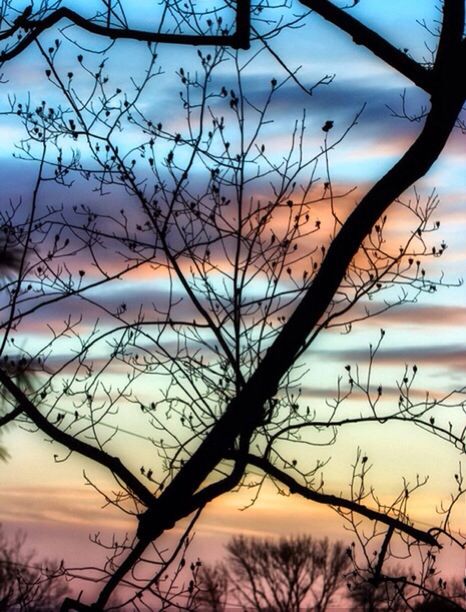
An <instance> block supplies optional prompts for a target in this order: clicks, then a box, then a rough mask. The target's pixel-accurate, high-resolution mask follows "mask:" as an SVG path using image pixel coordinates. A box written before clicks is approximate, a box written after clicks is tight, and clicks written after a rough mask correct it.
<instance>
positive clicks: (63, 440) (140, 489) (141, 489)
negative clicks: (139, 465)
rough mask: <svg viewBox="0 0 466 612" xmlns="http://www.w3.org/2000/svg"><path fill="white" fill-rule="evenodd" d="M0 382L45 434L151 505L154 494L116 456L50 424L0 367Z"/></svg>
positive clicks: (19, 408)
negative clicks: (84, 458)
mask: <svg viewBox="0 0 466 612" xmlns="http://www.w3.org/2000/svg"><path fill="white" fill-rule="evenodd" d="M0 383H1V384H2V385H3V386H4V387H5V389H6V390H7V391H8V392H9V393H11V395H12V396H13V397H14V398H15V400H16V401H17V402H18V408H17V410H20V411H22V412H24V413H25V414H27V416H28V417H29V418H30V419H31V421H32V422H33V423H34V424H35V425H37V427H38V428H39V429H40V430H41V431H43V432H44V433H45V434H46V435H48V436H50V437H51V438H52V439H53V440H55V441H56V442H58V443H59V444H62V445H63V446H65V447H66V448H68V449H69V450H70V451H72V452H77V453H79V454H81V455H83V456H84V457H87V458H88V459H92V461H96V462H97V463H99V464H100V465H103V466H104V467H106V468H108V469H109V470H110V471H111V472H112V473H113V474H115V475H116V476H117V477H118V478H120V479H121V480H122V481H123V482H124V483H125V484H126V485H127V486H128V488H129V489H131V491H133V492H134V494H135V495H136V496H137V497H138V498H139V499H140V500H141V502H142V503H143V504H145V505H146V506H151V505H152V504H153V503H154V496H153V495H152V493H151V492H150V491H149V489H147V488H146V487H145V486H144V485H143V484H142V483H141V482H139V480H138V479H137V478H135V476H133V474H132V473H131V472H130V471H129V470H128V469H127V468H126V467H125V466H124V465H123V463H122V462H121V460H120V459H119V458H118V457H112V456H111V455H109V454H108V453H106V452H105V451H103V450H101V449H99V448H95V447H94V446H91V445H90V444H87V443H86V442H83V441H82V440H78V439H77V438H74V437H73V436H70V435H69V434H67V433H65V432H64V431H61V430H60V429H59V428H58V427H55V425H52V423H50V422H49V421H48V420H47V419H46V418H45V417H44V416H43V415H42V414H41V413H40V412H39V411H38V410H37V408H36V407H35V406H34V404H33V403H32V402H31V401H30V400H29V399H28V398H27V397H26V395H25V394H24V393H23V391H21V389H20V388H19V387H18V386H17V385H16V384H15V383H14V382H13V381H12V380H11V378H10V377H9V376H8V374H6V373H5V371H4V370H2V369H0Z"/></svg>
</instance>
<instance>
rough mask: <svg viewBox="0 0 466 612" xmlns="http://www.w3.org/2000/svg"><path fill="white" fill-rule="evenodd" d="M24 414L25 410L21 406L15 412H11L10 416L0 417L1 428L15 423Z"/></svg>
mask: <svg viewBox="0 0 466 612" xmlns="http://www.w3.org/2000/svg"><path fill="white" fill-rule="evenodd" d="M22 412H23V409H22V408H21V407H20V406H17V407H16V408H15V409H14V410H12V411H11V412H9V413H8V414H5V415H3V416H2V417H0V427H3V425H7V424H8V423H10V422H11V421H14V420H15V419H16V417H17V416H19V415H20V414H21V413H22Z"/></svg>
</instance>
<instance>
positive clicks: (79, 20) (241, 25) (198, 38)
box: [0, 0, 250, 62]
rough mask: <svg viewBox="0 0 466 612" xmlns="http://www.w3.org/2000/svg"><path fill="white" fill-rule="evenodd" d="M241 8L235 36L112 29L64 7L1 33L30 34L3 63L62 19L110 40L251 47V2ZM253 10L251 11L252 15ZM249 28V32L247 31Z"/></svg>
mask: <svg viewBox="0 0 466 612" xmlns="http://www.w3.org/2000/svg"><path fill="white" fill-rule="evenodd" d="M239 4H240V7H241V8H238V18H237V24H236V26H237V28H236V31H235V33H234V34H225V35H208V34H206V35H196V34H170V33H163V32H151V31H149V30H137V29H134V28H113V27H108V26H106V25H101V24H98V23H96V22H94V21H92V19H88V18H86V17H83V16H82V15H80V14H79V13H77V12H76V11H73V10H71V9H69V8H67V7H61V8H59V9H57V10H56V11H53V12H51V13H50V14H49V15H47V16H46V17H44V18H43V19H30V18H29V17H27V16H26V17H24V16H20V17H19V18H18V19H17V20H16V22H15V25H14V27H12V28H11V29H10V30H7V31H6V32H3V33H2V34H1V37H0V40H1V39H5V38H7V37H9V36H11V35H13V34H14V33H15V32H17V31H18V29H20V28H22V29H24V30H26V31H27V34H26V35H25V36H24V37H23V38H22V39H21V40H20V41H19V42H17V43H16V44H15V45H14V47H13V48H11V49H10V50H8V51H2V52H0V62H5V61H8V60H10V59H12V58H14V57H16V56H17V55H19V54H20V53H22V52H23V51H24V50H25V49H26V48H27V47H29V45H30V44H31V43H33V42H34V41H35V40H36V39H37V38H38V37H39V36H40V34H42V32H44V31H45V30H48V29H49V28H51V27H53V26H54V25H56V24H57V23H58V22H59V21H61V20H62V19H68V20H69V21H71V22H72V23H73V24H75V25H77V26H79V27H80V28H82V29H83V30H86V31H87V32H91V33H92V34H97V35H98V36H104V37H106V38H109V39H110V40H117V39H130V40H137V41H140V42H150V43H170V44H177V45H191V46H196V45H219V46H223V47H226V46H230V47H233V48H235V49H248V48H249V18H248V17H247V16H246V8H247V6H246V5H248V4H249V0H248V1H247V2H244V5H245V6H243V3H242V2H240V3H239ZM249 12H250V9H249V10H248V15H249ZM245 28H247V30H245Z"/></svg>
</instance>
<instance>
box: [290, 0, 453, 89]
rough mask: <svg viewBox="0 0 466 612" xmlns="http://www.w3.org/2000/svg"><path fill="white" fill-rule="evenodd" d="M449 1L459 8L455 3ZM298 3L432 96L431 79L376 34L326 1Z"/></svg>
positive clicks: (304, 0) (408, 58)
mask: <svg viewBox="0 0 466 612" xmlns="http://www.w3.org/2000/svg"><path fill="white" fill-rule="evenodd" d="M453 1H454V2H456V3H457V4H462V2H458V0H453ZM300 2H301V4H304V6H307V7H308V8H310V9H311V10H313V11H315V12H316V13H318V14H319V15H320V16H321V17H323V18H324V19H325V20H326V21H329V22H330V23H333V24H334V25H336V26H337V27H338V28H339V29H340V30H342V31H343V32H346V33H347V34H349V35H350V36H351V38H352V39H353V41H354V42H355V43H356V44H357V45H363V46H364V47H366V49H368V50H369V51H371V52H372V53H374V55H376V56H377V57H379V58H380V59H381V60H383V61H384V62H385V63H386V64H388V65H389V66H391V67H392V68H394V69H395V70H396V71H397V72H399V73H400V74H402V75H404V76H405V77H406V78H408V79H409V80H410V81H412V82H413V83H414V84H415V85H417V86H418V87H421V89H424V91H426V92H428V93H432V91H433V79H432V75H431V74H430V72H429V71H428V70H426V69H425V68H423V67H422V66H420V65H419V64H418V63H417V62H416V61H414V60H413V59H411V58H410V57H408V56H407V55H406V53H403V52H402V51H400V50H399V49H397V48H396V47H394V46H393V45H392V44H391V43H389V42H388V41H387V40H385V38H383V37H382V36H380V34H377V32H374V31H373V30H371V29H370V28H368V27H367V26H365V25H364V24H362V23H361V22H360V21H358V20H357V19H355V18H354V17H353V16H352V15H350V14H349V13H347V12H346V11H344V10H342V9H340V8H338V7H336V6H335V5H334V4H332V3H331V2H330V1H329V0H300Z"/></svg>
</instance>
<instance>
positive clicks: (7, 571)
mask: <svg viewBox="0 0 466 612" xmlns="http://www.w3.org/2000/svg"><path fill="white" fill-rule="evenodd" d="M25 541H26V538H25V536H24V534H20V533H17V534H16V535H15V537H14V538H12V539H8V538H7V537H6V535H5V531H4V529H3V528H2V526H1V525H0V609H1V610H18V611H21V612H26V611H37V612H39V611H40V612H55V610H57V609H58V608H59V607H60V605H61V603H62V601H63V598H64V597H65V595H67V594H68V592H69V589H68V586H67V584H66V582H65V579H64V576H63V571H62V568H61V567H60V566H59V565H58V564H57V563H56V562H54V561H45V560H44V561H42V562H41V563H37V562H36V561H34V553H33V552H25V551H24V544H25Z"/></svg>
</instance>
